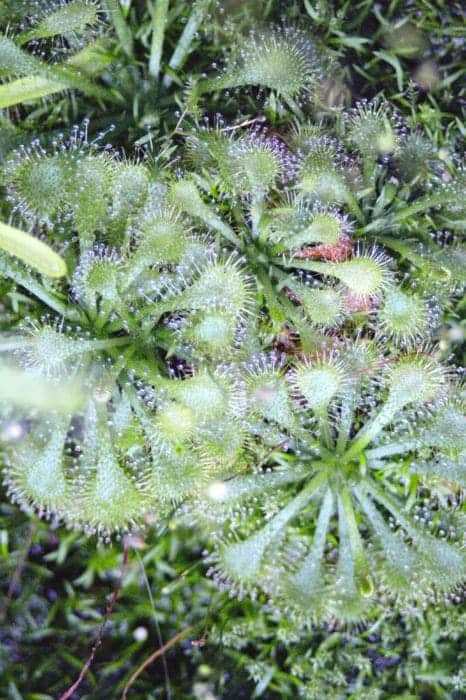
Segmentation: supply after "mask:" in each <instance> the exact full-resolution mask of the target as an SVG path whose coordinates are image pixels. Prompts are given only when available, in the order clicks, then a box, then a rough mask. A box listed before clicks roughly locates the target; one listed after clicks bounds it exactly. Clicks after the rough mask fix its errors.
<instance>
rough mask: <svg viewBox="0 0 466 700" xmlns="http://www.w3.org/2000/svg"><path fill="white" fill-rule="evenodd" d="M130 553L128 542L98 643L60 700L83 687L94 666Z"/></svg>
mask: <svg viewBox="0 0 466 700" xmlns="http://www.w3.org/2000/svg"><path fill="white" fill-rule="evenodd" d="M128 552H129V545H128V543H127V542H125V546H124V549H123V563H122V566H121V575H120V579H119V581H118V585H117V587H116V588H115V590H114V592H113V595H112V598H111V600H110V602H109V604H108V606H107V609H106V611H105V615H104V619H103V620H102V624H101V625H100V629H99V633H98V635H97V641H96V642H95V644H94V646H93V647H92V649H91V653H90V654H89V656H88V658H87V661H86V663H85V664H84V666H83V667H82V669H81V671H80V672H79V676H78V677H77V679H76V681H75V682H74V683H73V685H72V686H71V687H70V688H68V690H65V692H64V693H63V695H60V698H59V700H68V698H70V697H71V696H72V695H73V693H74V691H75V690H76V689H77V688H78V687H79V686H80V685H81V682H82V680H83V678H84V676H85V675H86V673H87V671H88V670H89V668H90V666H91V665H92V662H93V661H94V658H95V655H96V653H97V649H98V648H99V647H100V645H101V644H102V636H103V633H104V630H105V627H106V625H107V622H108V620H109V617H110V615H111V614H112V612H113V608H114V607H115V604H116V602H117V600H118V596H119V595H120V591H121V587H122V585H123V578H124V575H125V569H126V565H127V563H128Z"/></svg>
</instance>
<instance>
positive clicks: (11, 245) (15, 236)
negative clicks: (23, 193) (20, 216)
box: [0, 222, 67, 277]
mask: <svg viewBox="0 0 466 700" xmlns="http://www.w3.org/2000/svg"><path fill="white" fill-rule="evenodd" d="M0 248H2V249H3V250H5V251H6V252H7V253H10V254H11V255H15V256H16V257H17V258H20V260H22V261H23V262H25V263H26V264H27V265H30V266H31V267H33V268H34V269H35V270H37V271H38V272H40V273H41V274H43V275H46V276H47V277H64V276H65V275H66V274H67V269H66V263H65V261H64V260H63V258H61V257H60V256H59V255H58V254H57V253H55V251H53V250H52V249H51V248H49V246H48V245H46V244H45V243H43V242H42V241H40V240H39V239H38V238H35V237H34V236H31V235H30V234H29V233H25V232H24V231H20V230H19V229H17V228H13V226H8V224H4V223H2V222H0Z"/></svg>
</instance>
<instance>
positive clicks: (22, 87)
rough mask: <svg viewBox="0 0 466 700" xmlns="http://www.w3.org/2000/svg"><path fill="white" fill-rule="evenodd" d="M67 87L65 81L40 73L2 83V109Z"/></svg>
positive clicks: (0, 91) (0, 87)
mask: <svg viewBox="0 0 466 700" xmlns="http://www.w3.org/2000/svg"><path fill="white" fill-rule="evenodd" d="M66 89H67V85H65V84H64V83H59V82H56V81H55V80H49V79H48V78H43V77H41V76H38V75H37V76H36V75H28V76H26V77H25V78H19V79H18V80H12V81H11V82H10V83H5V84H4V85H0V109H5V108H6V107H13V106H14V105H17V104H19V103H20V102H27V101H28V100H39V99H41V98H42V97H48V96H49V95H54V94H55V93H57V92H62V91H63V90H66Z"/></svg>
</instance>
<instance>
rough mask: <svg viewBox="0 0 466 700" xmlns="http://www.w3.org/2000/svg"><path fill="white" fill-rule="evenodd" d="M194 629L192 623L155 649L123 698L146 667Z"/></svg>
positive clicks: (126, 688) (123, 696) (134, 677)
mask: <svg viewBox="0 0 466 700" xmlns="http://www.w3.org/2000/svg"><path fill="white" fill-rule="evenodd" d="M192 629H193V627H192V625H189V627H186V628H185V629H184V630H182V631H181V632H178V634H175V636H174V637H172V638H171V639H169V640H168V642H167V643H166V644H164V645H163V647H161V648H160V649H157V650H156V651H154V653H153V654H151V655H150V656H149V657H148V658H147V659H146V660H145V661H143V663H142V664H141V665H140V666H139V668H137V669H136V670H135V672H134V673H133V675H132V676H131V678H130V679H129V681H128V682H127V684H126V685H125V687H124V689H123V693H122V695H121V700H126V699H127V697H128V690H129V689H130V688H131V686H132V685H133V684H134V682H135V681H136V680H137V679H138V678H139V676H140V675H141V673H142V672H143V671H145V669H146V668H147V667H148V666H150V664H151V663H152V662H153V661H155V660H156V659H158V658H159V656H163V654H165V652H166V651H168V650H169V649H171V648H172V647H174V646H175V644H177V642H179V640H180V639H182V638H183V637H185V636H186V635H187V634H189V633H190V632H191V630H192ZM60 700H62V698H60Z"/></svg>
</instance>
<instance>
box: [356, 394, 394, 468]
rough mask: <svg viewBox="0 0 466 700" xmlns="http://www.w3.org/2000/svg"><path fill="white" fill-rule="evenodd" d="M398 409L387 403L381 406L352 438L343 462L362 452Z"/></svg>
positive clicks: (391, 403)
mask: <svg viewBox="0 0 466 700" xmlns="http://www.w3.org/2000/svg"><path fill="white" fill-rule="evenodd" d="M398 409H399V406H398V405H397V404H396V403H393V402H387V403H385V404H384V405H383V407H382V408H381V410H380V411H379V413H377V415H375V416H374V417H373V418H372V419H371V420H370V421H369V422H368V423H366V424H365V425H364V427H363V428H361V430H360V431H359V433H358V434H357V435H356V437H355V438H354V440H353V442H352V444H351V446H350V448H349V450H347V451H346V452H345V454H344V455H343V460H344V461H345V462H349V461H350V460H352V459H354V457H356V455H358V454H359V453H360V452H362V451H363V449H364V448H365V447H366V446H367V445H368V444H369V443H370V442H371V441H372V440H373V439H374V437H375V436H376V435H378V433H380V431H381V430H383V429H384V428H385V426H386V425H387V424H388V423H390V421H391V420H392V419H393V417H394V415H395V413H396V412H397V410H398Z"/></svg>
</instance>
